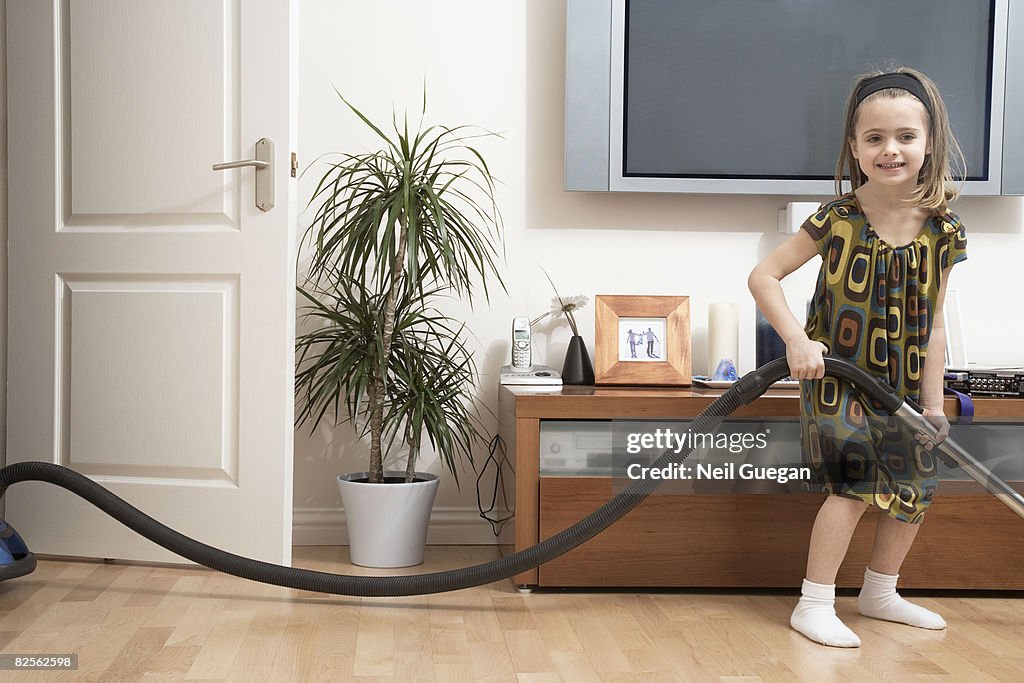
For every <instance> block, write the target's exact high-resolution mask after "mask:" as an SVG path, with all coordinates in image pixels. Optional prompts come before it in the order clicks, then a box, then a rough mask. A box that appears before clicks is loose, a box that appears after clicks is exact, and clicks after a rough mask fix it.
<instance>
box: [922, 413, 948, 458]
mask: <svg viewBox="0 0 1024 683" xmlns="http://www.w3.org/2000/svg"><path fill="white" fill-rule="evenodd" d="M921 414H922V415H923V416H924V417H925V418H926V419H927V420H928V422H930V423H931V424H932V426H934V427H935V429H936V430H938V431H937V432H936V434H935V436H928V435H927V434H925V433H923V432H918V434H917V441H918V443H920V444H921V445H923V446H925V447H926V448H927V449H928V450H931V449H932V448H934V447H935V446H936V445H938V444H940V443H942V442H943V441H944V440H945V438H946V437H947V436H949V420H947V419H946V414H945V413H943V412H942V409H941V408H925V409H924V410H923V411H922V413H921Z"/></svg>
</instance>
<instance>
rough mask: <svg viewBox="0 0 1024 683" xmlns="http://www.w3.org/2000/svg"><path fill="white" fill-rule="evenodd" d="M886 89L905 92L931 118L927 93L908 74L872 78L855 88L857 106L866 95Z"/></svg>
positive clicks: (898, 73) (930, 107) (891, 74)
mask: <svg viewBox="0 0 1024 683" xmlns="http://www.w3.org/2000/svg"><path fill="white" fill-rule="evenodd" d="M887 88H898V89H900V90H906V91H907V92H908V93H910V94H911V95H913V96H914V97H916V98H917V99H918V100H920V101H921V104H923V105H924V108H925V109H926V110H927V111H928V116H929V117H931V115H932V105H931V99H930V98H929V97H928V92H927V91H926V90H925V89H924V86H923V85H921V81H919V80H917V79H916V78H914V77H913V76H911V75H910V74H907V73H902V72H899V71H897V72H894V73H890V74H881V75H878V76H872V77H871V78H869V79H867V80H866V81H864V82H863V83H862V84H861V86H860V87H859V88H857V105H858V106H859V105H860V103H861V102H863V101H864V98H866V97H867V96H868V95H870V94H872V93H876V92H878V91H879V90H885V89H887Z"/></svg>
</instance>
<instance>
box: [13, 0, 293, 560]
mask: <svg viewBox="0 0 1024 683" xmlns="http://www.w3.org/2000/svg"><path fill="white" fill-rule="evenodd" d="M293 5H294V3H293V1H291V0H246V2H245V3H242V2H240V0H224V1H223V2H210V1H209V0H187V1H184V2H183V1H180V0H161V1H156V0H151V1H149V2H145V3H139V2H135V1H133V0H57V1H56V2H52V3H44V2H38V1H37V0H9V2H8V14H7V19H8V24H9V29H8V36H9V44H8V52H9V58H8V87H9V96H8V102H9V103H8V107H9V125H10V133H11V134H10V142H9V160H10V169H11V171H10V174H9V189H10V202H9V203H10V247H9V297H10V303H9V344H8V353H9V356H8V366H9V384H8V445H7V458H8V462H17V461H22V460H46V461H50V462H56V463H59V464H62V465H66V466H68V467H71V468H73V469H75V470H77V471H80V472H82V473H83V474H86V475H88V476H90V477H92V478H94V479H95V480H96V481H98V482H100V483H101V484H103V485H104V486H107V487H108V488H111V489H112V490H113V491H114V492H115V493H117V494H118V495H120V496H122V497H123V498H126V499H128V500H129V502H131V503H132V504H134V505H136V506H137V507H139V508H140V509H142V510H143V511H144V512H146V513H147V514H149V515H151V516H153V517H155V518H157V519H159V520H161V521H163V522H164V523H166V524H168V525H169V526H172V527H174V528H177V529H178V530H180V531H182V532H183V533H186V534H188V535H190V536H193V537H195V538H197V539H199V540H201V541H203V542H205V543H209V544H211V545H215V546H218V547H223V548H226V549H228V550H230V551H232V552H235V553H239V554H242V555H248V556H252V557H258V558H260V559H264V560H268V561H275V562H288V561H290V552H291V493H292V492H291V487H292V483H291V482H292V471H291V467H292V419H293V375H294V368H293V361H294V358H293V348H294V318H295V310H294V302H295V299H294V253H295V252H294V248H295V216H296V207H295V203H294V201H293V195H294V180H292V179H291V178H290V177H289V164H288V156H289V152H290V150H292V149H294V148H295V140H294V137H295V136H294V124H295V106H294V105H295V96H294V95H295V92H296V90H295V76H296V74H295V64H296V62H295V60H294V58H293V56H294V50H295V47H296V45H295V41H294V36H295V34H296V28H297V15H296V12H295V8H294V6H293ZM262 137H267V138H270V139H272V140H274V142H275V148H276V150H275V152H276V158H275V159H274V168H273V173H274V176H275V184H276V186H277V188H278V196H277V201H276V207H275V208H274V209H272V210H271V211H268V212H263V211H260V210H259V209H257V208H256V206H255V203H254V184H255V173H254V170H253V169H251V168H243V169H234V170H229V171H221V172H217V171H213V170H212V169H211V166H212V164H214V163H218V162H222V161H233V160H237V159H246V158H252V157H253V156H254V154H255V152H254V148H255V143H256V141H257V140H259V139H260V138H262ZM7 518H8V519H9V520H10V521H11V523H12V524H14V525H15V526H16V527H17V528H18V529H19V531H20V532H21V533H22V534H23V535H24V536H25V537H26V539H27V541H28V543H29V544H30V546H31V547H32V549H33V550H34V551H35V552H37V553H43V554H58V555H83V556H90V557H112V558H125V559H136V560H160V561H175V560H179V559H180V558H177V557H176V556H174V555H172V554H170V553H168V552H166V551H163V550H162V549H160V548H157V547H156V546H154V545H153V544H152V543H150V542H149V541H146V540H145V539H141V538H140V537H138V536H136V535H134V534H133V533H131V532H127V531H125V530H124V529H123V528H121V527H120V525H118V524H117V523H115V522H113V521H112V520H110V519H109V518H107V517H106V516H105V515H103V514H102V513H100V512H98V511H96V510H94V509H93V508H92V507H91V506H89V505H88V504H87V503H84V502H83V501H81V500H80V499H78V498H77V497H74V496H72V495H71V494H70V493H68V492H65V491H63V490H60V489H56V488H54V487H52V486H49V485H45V484H36V483H24V484H19V485H18V486H16V487H13V488H12V489H11V490H10V491H9V492H8V494H7Z"/></svg>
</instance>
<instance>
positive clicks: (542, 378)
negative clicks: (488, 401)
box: [501, 365, 562, 386]
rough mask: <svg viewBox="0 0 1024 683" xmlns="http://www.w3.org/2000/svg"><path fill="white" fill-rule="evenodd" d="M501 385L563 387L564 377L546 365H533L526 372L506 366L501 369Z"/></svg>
mask: <svg viewBox="0 0 1024 683" xmlns="http://www.w3.org/2000/svg"><path fill="white" fill-rule="evenodd" d="M501 383H502V384H533V385H538V384H539V385H552V386H561V384H562V376H561V375H560V374H558V370H555V369H554V368H549V367H548V366H546V365H531V366H530V368H529V369H527V370H525V371H524V370H521V369H520V368H514V367H512V366H511V365H504V366H502V368H501Z"/></svg>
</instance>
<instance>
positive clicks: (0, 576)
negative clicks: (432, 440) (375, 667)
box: [0, 356, 1024, 597]
mask: <svg viewBox="0 0 1024 683" xmlns="http://www.w3.org/2000/svg"><path fill="white" fill-rule="evenodd" d="M825 372H826V373H828V374H829V375H831V376H833V377H838V378H841V379H844V380H847V381H849V382H852V383H853V384H854V385H855V386H856V387H857V388H858V389H860V390H861V392H863V393H864V394H865V395H867V396H868V397H870V398H871V399H872V400H874V401H875V402H877V404H878V405H880V406H881V407H882V409H883V410H884V411H886V412H887V413H889V414H890V415H893V416H896V417H901V418H905V419H907V420H908V422H909V424H910V425H911V427H912V428H914V429H915V430H918V431H919V432H921V433H922V434H925V435H927V436H931V437H934V436H935V433H936V429H935V427H934V426H933V425H932V424H931V423H930V422H929V421H928V420H927V419H926V418H925V417H924V416H923V415H922V414H921V413H922V411H921V408H920V406H917V405H916V404H914V403H913V402H912V401H904V400H903V399H902V398H900V397H899V396H897V395H896V394H895V393H894V392H893V390H892V388H891V387H889V386H888V385H886V384H885V383H884V382H881V381H879V380H878V379H876V378H875V377H873V376H871V375H869V374H868V373H867V372H865V371H864V370H862V369H861V368H859V367H857V366H856V365H854V364H852V363H850V362H848V361H845V360H843V359H839V358H833V357H831V356H826V357H825ZM788 375H789V366H788V365H787V364H786V359H785V358H779V359H777V360H773V361H771V362H769V363H766V364H765V365H763V366H761V367H760V368H758V369H757V370H754V371H753V372H750V373H747V374H746V375H744V376H743V377H741V378H740V379H739V380H738V381H737V382H736V383H735V384H734V385H733V386H732V387H731V388H730V389H729V390H728V391H726V392H725V393H724V394H722V395H721V396H719V397H718V398H716V399H715V400H714V401H713V402H712V403H711V404H710V405H708V407H707V408H705V409H704V410H703V411H702V412H701V413H700V414H699V415H697V416H696V417H695V418H693V421H692V423H691V425H690V427H691V429H693V430H694V432H697V433H714V432H715V431H717V429H718V428H719V427H720V426H721V424H722V422H723V421H724V420H725V418H726V417H728V416H729V415H731V414H732V413H734V412H735V411H736V410H737V409H738V408H739V407H740V406H743V405H746V404H748V403H750V402H751V401H753V400H754V399H756V398H757V397H759V396H761V395H762V394H763V393H764V392H765V391H767V390H768V388H769V387H771V385H772V384H773V383H774V382H776V381H778V380H780V379H782V378H783V377H787V376H788ZM692 450H693V444H692V443H691V445H690V446H689V447H688V448H684V449H683V450H681V451H679V452H676V451H674V450H673V449H672V448H667V449H665V451H663V452H662V453H661V454H660V455H659V456H658V458H657V459H656V460H655V461H654V462H653V463H652V467H654V468H663V467H666V466H668V465H670V464H672V463H680V462H682V461H683V460H685V459H686V458H687V457H688V456H689V455H690V452H691V451H692ZM936 453H937V455H938V457H940V458H941V459H942V460H943V461H944V462H945V463H946V464H947V465H949V466H951V467H959V468H961V469H963V470H964V472H966V473H967V474H968V475H969V476H970V477H971V478H972V479H974V480H975V481H977V482H978V483H980V484H981V485H982V486H984V487H985V489H986V490H987V491H988V492H989V493H991V494H992V495H994V496H996V497H997V498H998V499H999V500H1000V501H1002V503H1003V504H1005V505H1006V506H1007V507H1009V508H1010V509H1011V510H1013V511H1014V512H1015V513H1016V514H1017V515H1018V516H1020V517H1021V518H1024V496H1021V494H1020V493H1018V492H1017V491H1016V490H1015V489H1013V488H1012V487H1011V486H1010V485H1009V484H1007V483H1006V482H1004V481H1003V480H1002V479H1000V478H999V477H997V476H996V475H994V474H993V473H992V472H991V471H989V470H988V468H986V467H985V466H984V465H983V464H981V463H980V462H978V461H977V460H976V459H975V458H974V457H973V456H971V455H970V454H969V453H967V451H965V450H964V449H963V448H961V447H960V446H959V445H957V444H956V443H955V442H954V441H953V440H952V439H949V438H947V439H945V440H943V441H942V442H941V444H939V446H938V448H937V449H936ZM21 481H44V482H48V483H50V484H54V485H56V486H60V487H62V488H65V489H67V490H68V491H71V492H72V493H74V494H75V495H77V496H79V497H81V498H84V499H85V500H87V501H89V502H90V503H92V504H93V505H95V506H96V507H98V508H99V509H100V510H102V511H103V512H105V513H107V514H108V515H110V516H111V517H113V518H114V519H116V520H117V521H119V522H121V523H122V524H124V525H125V526H127V527H128V528H130V529H132V530H133V531H135V532H136V533H138V534H140V535H142V536H144V537H146V538H148V539H149V540H151V541H153V542H154V543H156V544H157V545H160V546H162V547H164V548H167V549H168V550H170V551H171V552H173V553H175V554H177V555H180V556H181V557H184V558H186V559H189V560H192V561H193V562H196V563H197V564H201V565H203V566H205V567H209V568H210V569H214V570H216V571H220V572H225V573H227V574H232V575H233V576H238V577H241V578H244V579H250V580H253V581H260V582H262V583H269V584H273V585H277V586H284V587H287V588H297V589H300V590H308V591H313V592H317V593H328V594H332V595H356V596H363V597H389V596H399V595H425V594H429V593H443V592H446V591H453V590H460V589H463V588H470V587H472V586H480V585H484V584H488V583H493V582H495V581H499V580H501V579H507V578H510V577H512V576H515V575H516V574H520V573H522V572H524V571H526V570H528V569H532V568H534V567H537V566H539V565H541V564H544V563H545V562H550V561H551V560H553V559H554V558H556V557H558V556H559V555H563V554H565V553H567V552H569V551H570V550H572V549H573V548H575V547H577V546H579V545H582V544H583V543H585V542H586V541H588V540H590V539H591V538H593V537H594V536H596V535H597V534H599V533H601V532H602V531H604V530H605V529H607V528H608V527H609V526H611V525H612V524H614V523H615V522H616V521H618V520H619V519H621V518H622V517H623V516H624V515H625V514H626V513H628V512H629V511H630V510H632V509H633V508H635V507H636V506H638V505H640V503H642V502H643V501H644V500H645V499H646V498H647V496H649V495H650V494H651V493H653V492H654V490H655V489H657V488H658V486H659V485H660V484H661V480H659V479H653V478H652V479H646V478H644V479H637V480H635V481H633V482H632V483H631V484H630V485H629V486H627V487H626V488H625V489H624V490H623V491H622V492H621V493H619V494H618V495H616V496H615V497H614V498H612V499H611V500H609V501H608V502H607V503H605V504H604V505H602V506H601V507H600V508H598V509H597V510H596V511H594V512H593V513H591V514H590V515H588V516H587V517H585V518H583V519H582V520H580V521H579V522H577V523H576V524H574V525H572V526H571V527H569V528H568V529H565V530H564V531H561V532H559V533H557V534H555V535H554V536H551V537H550V538H547V539H545V540H544V541H541V542H540V543H538V544H537V545H534V546H531V547H529V548H525V549H523V550H520V551H518V552H516V553H513V554H511V555H507V556H505V557H502V558H500V559H498V560H494V561H492V562H486V563H484V564H478V565H475V566H472V567H464V568H462V569H453V570H450V571H443V572H433V573H426V574H414V575H407V576H349V575H345V574H332V573H328V572H320V571H314V570H311V569H301V568H296V567H285V566H282V565H277V564H272V563H269V562H261V561H259V560H254V559H252V558H249V557H241V556H239V555H234V554H232V553H229V552H226V551H224V550H221V549H219V548H214V547H213V546H209V545H206V544H204V543H200V542H199V541H197V540H195V539H193V538H189V537H188V536H185V535H183V534H181V533H178V532H177V531H175V530H174V529H171V528H170V527H168V526H166V525H164V524H162V523H161V522H159V521H157V520H155V519H153V518H152V517H149V516H148V515H146V514H145V513H144V512H142V511H140V510H139V509H138V508H135V507H133V506H132V505H130V504H129V503H128V502H127V501H125V500H123V499H122V498H119V497H118V496H116V495H115V494H113V493H112V492H110V491H108V490H107V489H105V488H103V487H102V486H100V485H99V484H97V483H96V482H94V481H93V480H92V479H89V478H88V477H86V476H84V475H81V474H79V473H78V472H75V471H74V470H71V469H68V468H66V467H62V466H60V465H55V464H53V463H49V462H21V463H15V464H13V465H8V466H7V467H4V468H3V469H0V498H2V497H3V495H4V493H5V492H6V491H7V487H8V486H11V485H12V484H16V483H18V482H21ZM35 566H36V558H35V556H34V555H33V554H32V553H31V552H29V550H28V548H27V547H26V545H25V542H24V541H22V539H21V537H20V536H18V534H17V532H15V531H14V529H13V528H12V527H10V526H9V525H8V524H7V523H5V522H3V521H0V580H6V579H12V578H15V577H18V576H24V575H25V574H28V573H30V572H31V571H32V570H34V569H35Z"/></svg>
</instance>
